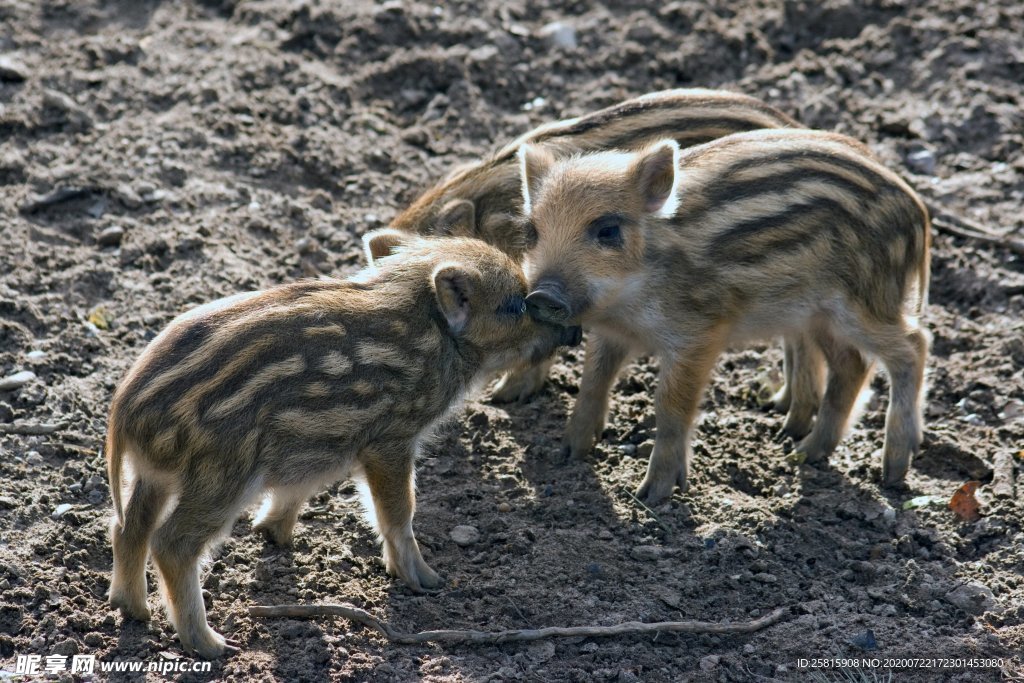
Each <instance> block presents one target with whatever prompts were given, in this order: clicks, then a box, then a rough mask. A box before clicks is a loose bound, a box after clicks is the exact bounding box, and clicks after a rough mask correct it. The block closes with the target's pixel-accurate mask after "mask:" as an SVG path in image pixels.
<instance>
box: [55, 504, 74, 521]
mask: <svg viewBox="0 0 1024 683" xmlns="http://www.w3.org/2000/svg"><path fill="white" fill-rule="evenodd" d="M71 507H72V506H71V503H61V504H60V505H58V506H57V507H56V509H54V511H53V514H52V515H50V516H51V517H53V518H54V519H60V518H61V517H63V516H64V515H65V514H67V513H68V512H69V511H70V510H71Z"/></svg>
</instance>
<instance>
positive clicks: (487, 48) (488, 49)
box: [466, 45, 501, 68]
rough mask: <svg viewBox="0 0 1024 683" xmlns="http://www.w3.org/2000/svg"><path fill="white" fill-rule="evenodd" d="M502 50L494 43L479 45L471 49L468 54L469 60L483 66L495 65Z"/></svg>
mask: <svg viewBox="0 0 1024 683" xmlns="http://www.w3.org/2000/svg"><path fill="white" fill-rule="evenodd" d="M500 54H501V51H500V50H498V48H496V47H495V46H493V45H484V46H482V47H478V48H476V49H475V50H470V52H469V54H468V55H467V57H466V58H467V60H468V61H469V63H470V64H476V65H479V66H481V67H485V68H486V67H488V66H493V65H494V63H495V62H496V61H497V59H498V56H499V55H500Z"/></svg>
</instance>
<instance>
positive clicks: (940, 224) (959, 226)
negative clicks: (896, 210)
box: [925, 202, 1024, 254]
mask: <svg viewBox="0 0 1024 683" xmlns="http://www.w3.org/2000/svg"><path fill="white" fill-rule="evenodd" d="M925 206H926V207H927V208H928V212H929V213H930V214H931V215H932V225H934V226H935V229H936V230H938V231H939V232H943V233H946V234H947V235H953V236H954V237H963V238H966V239H972V240H977V241H979V242H983V243H985V244H991V245H993V246H997V247H1002V248H1004V249H1009V250H1010V251H1012V252H1014V253H1016V254H1024V242H1022V241H1020V240H1015V239H1012V238H1009V237H1000V236H999V235H996V234H995V233H993V232H991V231H989V230H986V229H985V227H984V226H982V225H981V224H980V223H976V222H975V221H972V220H970V219H968V218H964V217H962V216H957V215H954V214H952V213H950V212H949V211H946V210H945V209H944V208H942V207H941V206H939V205H938V204H935V203H933V202H926V203H925Z"/></svg>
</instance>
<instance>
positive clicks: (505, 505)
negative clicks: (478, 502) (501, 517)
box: [498, 501, 512, 512]
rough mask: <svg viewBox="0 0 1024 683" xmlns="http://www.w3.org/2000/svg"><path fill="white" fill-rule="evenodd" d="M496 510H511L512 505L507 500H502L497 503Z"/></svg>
mask: <svg viewBox="0 0 1024 683" xmlns="http://www.w3.org/2000/svg"><path fill="white" fill-rule="evenodd" d="M498 512H512V506H511V505H509V504H508V503H507V502H505V501H502V502H500V503H498Z"/></svg>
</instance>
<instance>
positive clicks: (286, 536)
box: [252, 521, 292, 548]
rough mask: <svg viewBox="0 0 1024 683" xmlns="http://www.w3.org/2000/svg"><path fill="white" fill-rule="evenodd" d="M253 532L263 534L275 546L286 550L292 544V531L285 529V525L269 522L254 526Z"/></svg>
mask: <svg viewBox="0 0 1024 683" xmlns="http://www.w3.org/2000/svg"><path fill="white" fill-rule="evenodd" d="M252 530H253V531H255V532H256V533H258V534H261V535H262V536H263V537H264V538H265V539H267V540H268V541H270V542H271V543H273V544H274V545H278V546H281V547H283V548H286V547H288V546H290V545H291V544H292V530H291V529H285V528H283V525H280V524H275V523H273V522H269V521H268V522H260V523H258V524H256V525H255V526H253V528H252Z"/></svg>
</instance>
